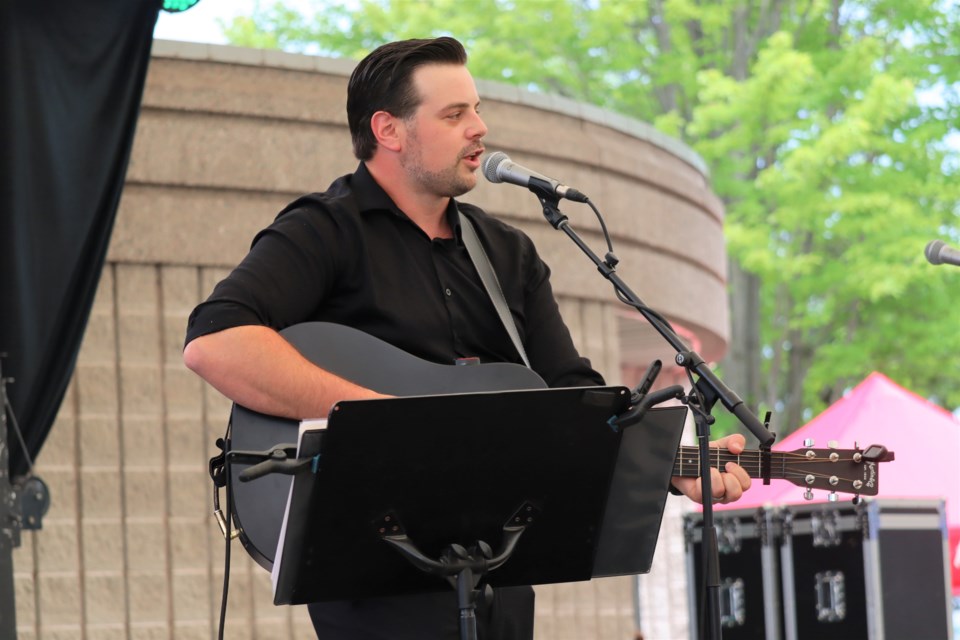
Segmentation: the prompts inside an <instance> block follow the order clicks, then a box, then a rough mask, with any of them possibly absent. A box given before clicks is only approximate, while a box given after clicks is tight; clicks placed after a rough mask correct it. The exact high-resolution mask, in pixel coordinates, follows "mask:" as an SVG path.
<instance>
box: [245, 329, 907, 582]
mask: <svg viewBox="0 0 960 640" xmlns="http://www.w3.org/2000/svg"><path fill="white" fill-rule="evenodd" d="M281 335H283V337H284V338H285V339H286V340H287V341H289V342H290V343H291V344H292V345H293V346H294V347H296V348H297V350H298V351H299V352H300V353H301V354H303V356H304V357H305V358H307V359H308V360H310V361H311V362H313V363H314V364H316V365H318V366H320V367H322V368H324V369H326V370H327V371H330V372H332V373H335V374H336V375H338V376H340V377H343V378H345V379H347V380H351V381H353V382H356V383H357V384H360V385H362V386H364V387H368V388H370V389H374V390H376V391H378V392H380V393H385V394H389V395H395V396H414V395H440V394H451V393H468V392H483V391H506V390H511V389H543V388H546V384H545V383H544V381H543V380H542V379H541V378H540V376H538V375H537V374H536V373H535V372H533V371H532V370H530V369H528V368H527V367H524V366H521V365H516V364H507V363H493V364H482V365H468V366H458V365H441V364H435V363H432V362H427V361H426V360H422V359H420V358H417V357H415V356H412V355H410V354H408V353H406V352H404V351H402V350H400V349H398V348H396V347H394V346H392V345H390V344H387V343H386V342H383V341H381V340H379V339H377V338H374V337H373V336H370V335H368V334H366V333H363V332H362V331H358V330H356V329H352V328H350V327H345V326H342V325H337V324H330V323H324V322H310V323H304V324H298V325H295V326H292V327H289V328H287V329H284V330H283V331H281ZM298 430H299V422H298V421H296V420H289V419H285V418H277V417H275V416H269V415H266V414H262V413H258V412H255V411H251V410H249V409H246V408H245V407H242V406H240V405H236V404H235V405H234V406H233V411H232V414H231V438H230V440H231V442H230V444H229V448H228V452H229V451H234V452H239V451H265V450H270V449H274V448H275V447H277V445H280V444H289V445H290V446H291V447H292V446H295V443H296V442H297V436H298ZM714 451H715V452H716V456H714V454H711V456H710V460H709V461H708V464H709V465H711V466H716V467H717V468H719V469H722V468H723V467H724V465H725V464H726V463H727V462H728V461H733V462H737V463H739V464H740V465H741V466H743V468H744V469H745V470H746V471H747V472H748V473H749V474H750V476H751V477H753V478H760V477H761V471H762V459H761V452H760V451H756V450H753V451H744V452H743V453H741V454H740V455H733V454H730V453H728V452H726V451H721V450H719V449H714ZM889 460H893V453H892V452H887V450H886V449H885V448H884V447H881V446H877V445H873V446H871V447H868V448H867V449H865V450H860V449H853V450H844V449H798V450H795V451H790V452H773V453H771V454H770V477H771V478H775V479H783V480H789V481H790V482H792V483H794V484H796V485H798V486H801V487H807V488H811V489H826V490H829V491H835V492H840V493H853V494H858V495H865V496H873V495H876V494H877V492H878V490H879V469H878V464H877V463H878V462H886V461H889ZM246 468H247V465H242V464H236V463H235V464H233V465H231V486H232V488H231V491H232V496H233V520H234V525H235V526H236V527H237V529H238V531H239V532H240V533H239V537H240V540H241V542H242V543H243V545H244V548H245V549H246V550H247V552H248V553H250V555H251V556H252V557H253V558H254V559H255V560H256V561H257V562H258V563H259V564H260V565H261V566H263V567H264V568H266V569H268V570H269V569H270V568H271V567H272V565H273V558H274V554H275V551H276V548H277V542H278V540H279V537H280V527H281V523H282V521H283V514H284V510H285V508H286V500H287V494H288V492H289V489H290V476H287V475H281V474H270V475H266V476H263V477H261V478H258V479H256V480H254V481H252V482H241V481H240V477H239V476H240V474H241V473H242V472H243V471H244V470H245V469H246ZM673 470H674V475H677V476H684V477H698V476H699V474H700V455H699V449H698V448H697V447H686V446H684V447H680V449H679V451H678V454H677V457H676V460H675V462H674V468H673Z"/></svg>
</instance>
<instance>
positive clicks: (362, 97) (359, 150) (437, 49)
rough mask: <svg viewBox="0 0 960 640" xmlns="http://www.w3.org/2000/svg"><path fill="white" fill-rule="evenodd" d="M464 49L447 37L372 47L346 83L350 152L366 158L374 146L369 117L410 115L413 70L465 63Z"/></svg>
mask: <svg viewBox="0 0 960 640" xmlns="http://www.w3.org/2000/svg"><path fill="white" fill-rule="evenodd" d="M466 63H467V52H466V51H465V50H464V48H463V45H462V44H460V43H459V42H458V41H457V40H455V39H453V38H448V37H442V38H435V39H430V40H401V41H399V42H390V43H388V44H385V45H382V46H379V47H377V48H376V49H374V50H373V51H372V52H371V53H370V54H369V55H368V56H367V57H366V58H364V59H363V60H361V61H360V64H358V65H357V67H356V68H355V69H354V70H353V73H352V74H350V82H349V83H348V84H347V122H348V123H349V124H350V135H351V136H352V137H353V154H354V155H355V156H357V158H358V159H360V160H369V159H370V158H372V157H373V152H374V151H376V149H377V139H376V138H375V137H374V136H373V132H372V131H371V130H370V119H371V118H372V117H373V114H375V113H376V112H377V111H386V112H387V113H389V114H391V115H393V116H396V117H397V118H400V119H406V118H409V117H410V116H412V115H413V112H414V111H416V109H417V107H418V106H420V102H421V96H420V95H419V94H418V93H417V90H416V87H414V85H413V72H414V70H415V69H416V68H417V67H421V66H423V65H426V64H460V65H463V64H466Z"/></svg>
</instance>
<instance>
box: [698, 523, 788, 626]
mask: <svg viewBox="0 0 960 640" xmlns="http://www.w3.org/2000/svg"><path fill="white" fill-rule="evenodd" d="M702 525H703V514H701V513H689V514H686V515H685V516H684V538H685V543H686V544H685V548H686V556H687V563H686V564H687V590H688V595H689V599H688V601H689V603H690V633H691V637H692V638H698V637H699V635H698V633H699V632H698V630H699V629H700V627H701V625H702V620H701V619H700V609H701V603H702V602H703V598H704V594H703V592H702V580H703V558H702V554H703V527H702ZM714 527H715V528H716V529H717V546H718V550H719V554H720V558H719V560H720V598H719V600H720V626H721V632H722V634H723V640H748V639H756V640H762V639H763V638H766V639H767V640H781V638H782V637H783V635H782V634H783V618H782V616H781V598H780V571H779V568H778V560H779V557H778V547H779V519H778V512H777V511H776V510H774V509H764V508H756V509H736V510H729V511H715V512H714Z"/></svg>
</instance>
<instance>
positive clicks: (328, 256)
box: [187, 163, 603, 386]
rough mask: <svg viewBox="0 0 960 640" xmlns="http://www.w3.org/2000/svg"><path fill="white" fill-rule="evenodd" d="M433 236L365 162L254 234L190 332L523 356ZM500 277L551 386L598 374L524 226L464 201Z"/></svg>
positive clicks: (597, 380)
mask: <svg viewBox="0 0 960 640" xmlns="http://www.w3.org/2000/svg"><path fill="white" fill-rule="evenodd" d="M457 209H458V205H457V203H455V202H453V201H452V200H451V203H450V206H449V208H448V210H447V216H448V217H449V221H450V226H451V228H452V229H454V237H453V238H451V239H440V238H437V239H431V238H429V237H428V236H427V234H425V233H424V232H423V231H422V230H421V229H420V228H419V227H418V226H417V225H416V224H415V223H414V222H413V221H412V220H410V218H408V217H407V216H406V215H405V214H404V213H403V212H402V211H400V209H398V208H397V206H396V205H395V204H394V203H393V201H392V200H391V199H390V198H389V196H388V195H387V194H386V192H384V191H383V189H382V188H381V187H380V186H379V185H378V184H377V183H376V181H374V180H373V178H372V176H371V175H370V173H369V172H368V171H367V168H366V166H365V165H364V164H362V163H361V164H360V166H359V168H358V169H357V171H356V172H355V173H353V174H349V175H346V176H343V177H341V178H339V179H337V180H336V181H334V183H333V184H332V185H330V188H329V189H328V190H327V191H326V192H324V193H314V194H311V195H307V196H304V197H302V198H299V199H298V200H296V201H295V202H293V203H291V204H290V205H289V206H288V207H287V208H286V209H284V210H283V211H282V212H281V213H280V214H279V215H278V216H277V219H276V220H275V221H274V223H273V224H272V225H270V226H269V227H268V228H267V229H264V230H263V231H261V232H260V233H259V234H257V236H256V238H255V239H254V241H253V245H252V247H251V249H250V252H249V253H248V254H247V256H246V257H245V258H244V260H243V262H241V264H240V265H239V266H238V267H237V268H236V269H235V270H234V271H233V272H232V273H231V274H230V275H229V276H228V277H227V278H226V279H224V280H223V281H222V282H220V283H219V284H218V285H217V286H216V288H215V289H214V291H213V293H212V295H211V296H210V298H209V299H208V300H207V301H206V302H204V303H202V304H201V305H199V306H198V307H197V308H196V309H195V310H194V312H193V313H192V314H191V316H190V322H189V325H188V328H187V342H189V341H190V340H192V339H194V338H196V337H198V336H201V335H205V334H208V333H213V332H215V331H220V330H223V329H226V328H229V327H235V326H242V325H251V324H257V325H266V326H270V327H273V328H275V329H278V330H279V329H283V328H285V327H288V326H290V325H293V324H297V323H300V322H307V321H325V322H335V323H339V324H344V325H349V326H352V327H354V328H356V329H360V330H362V331H365V332H366V333H369V334H371V335H373V336H376V337H378V338H380V339H381V340H384V341H386V342H388V343H390V344H393V345H394V346H397V347H399V348H401V349H403V350H404V351H407V352H409V353H411V354H413V355H415V356H418V357H420V358H423V359H425V360H429V361H432V362H438V363H445V364H452V363H453V362H454V360H456V359H457V358H464V357H478V358H479V359H480V360H481V362H514V363H520V362H521V358H520V356H519V354H518V352H517V350H516V348H515V347H514V346H513V343H512V342H511V340H510V336H509V334H508V333H507V331H506V329H504V327H503V325H502V323H501V322H500V318H499V316H498V315H497V313H496V309H495V308H494V306H493V303H492V302H491V300H490V297H489V296H488V295H487V292H486V290H485V289H484V287H483V284H482V282H481V280H480V277H479V276H478V275H477V272H476V269H475V268H474V266H473V263H472V262H471V260H470V256H469V254H468V253H467V250H466V248H465V246H464V245H463V243H462V241H461V240H460V224H459V220H458V216H457ZM459 211H460V213H461V215H465V216H468V217H469V218H470V220H471V221H473V223H474V226H475V227H476V229H477V235H478V236H479V237H480V241H481V243H482V244H483V246H484V248H485V250H486V252H487V255H488V256H489V258H490V261H491V263H492V264H493V267H494V270H495V272H496V274H497V278H498V279H499V280H500V284H501V288H502V289H503V293H504V297H505V298H506V301H507V305H508V306H509V308H510V311H511V313H512V315H513V318H514V320H515V321H516V324H517V328H518V331H519V333H520V337H521V340H522V341H523V345H524V348H525V349H526V351H527V356H528V357H529V359H530V363H531V367H532V368H533V369H534V370H535V371H536V372H537V373H539V374H540V376H541V377H542V378H543V379H544V380H545V381H546V382H547V384H548V385H550V386H579V385H593V384H602V383H603V380H602V378H601V376H600V375H599V374H598V373H597V372H596V371H594V370H593V369H592V368H591V367H590V364H589V362H588V361H587V360H585V359H583V358H581V357H580V356H579V355H578V354H577V351H576V349H575V348H574V345H573V341H572V340H571V338H570V333H569V331H568V330H567V328H566V326H565V325H564V324H563V321H562V319H561V318H560V314H559V310H558V308H557V304H556V301H555V299H554V297H553V291H552V289H551V287H550V280H549V276H550V270H549V268H548V267H547V265H546V264H544V262H543V261H542V260H541V259H540V257H539V256H538V255H537V252H536V249H535V248H534V246H533V243H532V241H531V240H530V239H529V238H528V237H527V236H526V235H525V234H523V233H522V232H521V231H519V230H517V229H515V228H513V227H510V226H508V225H506V224H504V223H503V222H500V221H499V220H496V219H495V218H492V217H491V216H489V215H487V214H486V213H484V212H483V211H482V210H481V209H479V208H478V207H475V206H472V205H469V204H465V203H461V204H459Z"/></svg>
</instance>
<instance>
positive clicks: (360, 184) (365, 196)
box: [351, 162, 462, 243]
mask: <svg viewBox="0 0 960 640" xmlns="http://www.w3.org/2000/svg"><path fill="white" fill-rule="evenodd" d="M351 186H352V188H353V197H354V198H355V199H356V201H357V206H358V207H359V209H360V213H366V212H368V211H389V212H390V213H392V214H393V215H396V216H399V217H401V218H403V219H405V220H410V218H409V217H408V216H407V214H405V213H404V212H403V211H401V210H400V207H398V206H397V205H396V203H394V201H393V200H391V199H390V196H388V195H387V192H386V191H384V190H383V187H381V186H380V184H379V183H378V182H377V181H376V180H374V179H373V176H372V175H370V171H369V170H368V169H367V165H366V163H364V162H361V163H360V166H359V167H357V170H356V171H355V172H354V174H353V178H352V179H351ZM446 215H447V222H449V224H450V228H451V229H453V234H454V237H455V238H456V239H457V242H458V243H459V242H462V241H461V236H460V216H459V215H458V212H457V202H456V200H454V199H453V198H450V203H449V204H448V205H447V214H446Z"/></svg>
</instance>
